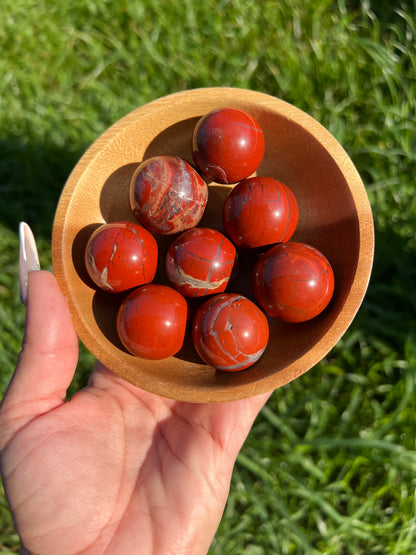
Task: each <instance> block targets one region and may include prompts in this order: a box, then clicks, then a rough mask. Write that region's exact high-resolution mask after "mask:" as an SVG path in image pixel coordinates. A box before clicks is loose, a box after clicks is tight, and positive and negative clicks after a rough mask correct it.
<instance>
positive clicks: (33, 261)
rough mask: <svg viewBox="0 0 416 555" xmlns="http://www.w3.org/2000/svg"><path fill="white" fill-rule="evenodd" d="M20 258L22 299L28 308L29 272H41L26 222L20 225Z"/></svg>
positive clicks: (33, 242)
mask: <svg viewBox="0 0 416 555" xmlns="http://www.w3.org/2000/svg"><path fill="white" fill-rule="evenodd" d="M19 239H20V256H19V278H20V298H21V299H22V303H23V304H24V305H25V306H27V277H28V275H29V272H33V271H36V270H40V264H39V256H38V250H37V248H36V243H35V238H34V237H33V233H32V230H31V229H30V227H29V226H28V225H27V224H26V223H25V222H20V225H19Z"/></svg>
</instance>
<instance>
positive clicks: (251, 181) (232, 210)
mask: <svg viewBox="0 0 416 555" xmlns="http://www.w3.org/2000/svg"><path fill="white" fill-rule="evenodd" d="M222 218H223V225H224V229H225V232H226V233H227V235H228V236H229V237H230V238H231V240H232V241H233V243H234V244H235V245H237V246H238V247H242V248H255V247H263V246H266V245H273V244H274V243H280V242H286V241H288V240H289V239H290V238H291V237H292V235H293V233H294V232H295V229H296V226H297V224H298V219H299V209H298V204H297V201H296V198H295V196H294V194H293V193H292V191H291V190H290V189H289V188H288V187H287V186H286V185H284V184H283V183H281V182H280V181H278V180H277V179H273V178H271V177H250V178H248V179H245V180H243V181H241V182H240V183H238V185H236V186H235V187H234V188H233V189H232V190H231V191H230V193H229V194H228V196H227V197H226V199H225V202H224V205H223V212H222Z"/></svg>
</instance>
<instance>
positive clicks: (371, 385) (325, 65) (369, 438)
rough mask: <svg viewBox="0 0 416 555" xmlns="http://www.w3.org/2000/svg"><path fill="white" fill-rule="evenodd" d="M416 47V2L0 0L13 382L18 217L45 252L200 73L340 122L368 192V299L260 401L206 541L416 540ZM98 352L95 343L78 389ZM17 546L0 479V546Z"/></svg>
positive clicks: (3, 343) (380, 547)
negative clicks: (157, 109)
mask: <svg viewBox="0 0 416 555" xmlns="http://www.w3.org/2000/svg"><path fill="white" fill-rule="evenodd" d="M415 44H416V4H415V2H414V1H412V0H408V1H404V0H402V1H397V2H392V1H389V0H374V1H373V0H361V1H359V0H355V1H353V0H351V1H346V0H339V1H338V2H336V1H332V0H304V1H300V0H280V1H278V0H264V1H262V2H259V1H258V0H218V1H213V0H208V1H205V2H200V1H198V0H194V1H191V0H184V1H183V2H170V1H167V0H159V1H156V0H130V1H128V0H115V1H114V2H108V1H107V0H72V1H71V2H50V1H48V0H3V2H2V17H1V20H0V46H1V56H0V75H1V79H0V194H1V199H2V202H1V203H0V396H1V395H2V394H3V392H4V390H5V387H6V385H7V383H8V381H9V379H10V376H11V374H12V371H13V368H14V365H15V362H16V359H17V356H18V352H19V348H20V343H21V338H22V334H23V325H24V317H25V311H24V308H23V306H21V304H20V300H19V291H18V282H17V280H18V278H17V276H18V266H17V261H18V238H17V227H18V222H19V221H20V220H25V221H27V222H28V223H29V224H30V225H31V227H32V229H33V231H34V233H35V236H36V238H37V241H38V247H39V251H40V257H41V263H42V266H43V267H44V268H50V267H51V254H50V235H51V229H52V223H53V217H54V210H55V206H56V204H57V201H58V198H59V194H60V191H61V189H62V187H63V185H64V183H65V180H66V178H67V177H68V175H69V173H70V171H71V169H72V167H73V166H74V165H75V163H76V162H77V160H78V159H79V157H80V156H81V154H82V153H83V152H84V151H85V150H86V149H87V148H88V146H89V145H90V144H91V143H92V142H93V141H94V140H95V139H96V138H97V137H98V136H99V135H100V134H101V133H102V132H103V131H104V130H105V129H106V128H107V127H108V126H109V125H111V124H112V123H114V122H115V121H117V120H118V119H119V118H121V117H122V116H124V115H125V114H126V113H128V112H130V111H131V110H133V109H134V108H136V107H138V106H141V105H142V104H144V103H146V102H148V101H150V100H153V99H155V98H158V97H160V96H163V95H165V94H169V93H172V92H176V91H180V90H185V89H191V88H195V87H205V86H234V87H242V88H249V89H254V90H258V91H262V92H266V93H268V94H271V95H274V96H277V97H279V98H282V99H284V100H286V101H288V102H290V103H292V104H294V105H296V106H297V107H299V108H301V109H302V110H304V111H306V112H307V113H309V114H311V115H312V116H313V117H315V118H316V119H317V120H318V121H320V122H321V123H322V124H323V125H324V126H325V127H327V129H329V131H330V132H331V133H332V134H333V135H334V136H335V137H336V138H337V139H338V141H339V142H340V143H341V144H342V145H343V147H344V148H345V150H346V151H347V152H348V154H349V155H350V157H351V158H352V160H353V162H354V164H355V165H356V167H357V169H358V171H359V173H360V174H361V176H362V179H363V181H364V184H365V186H366V188H367V192H368V195H369V198H370V202H371V205H372V209H373V213H374V222H375V232H376V252H375V263H374V271H373V275H372V279H371V283H370V287H369V290H368V294H367V296H366V299H365V301H364V303H363V305H362V308H361V310H360V312H359V314H358V316H357V318H356V319H355V321H354V323H353V324H352V326H351V327H350V329H349V330H348V332H347V333H346V334H345V335H344V337H343V338H342V340H341V341H340V342H339V343H338V344H337V345H336V346H335V348H334V349H333V350H332V351H331V353H330V354H329V355H328V356H327V357H326V358H325V359H324V360H323V361H322V362H321V363H320V364H318V365H317V366H316V367H315V368H313V369H312V370H311V371H310V372H308V373H306V374H305V375H304V376H302V377H301V378H299V379H297V380H296V381H294V382H292V383H291V384H289V385H287V386H285V387H283V388H281V389H280V390H277V391H276V392H275V393H274V394H273V396H272V397H271V399H270V401H269V402H268V404H267V405H266V407H265V408H264V410H263V411H262V413H261V415H260V416H259V418H258V420H257V422H256V423H255V425H254V427H253V429H252V431H251V434H250V435H249V437H248V439H247V442H246V444H245V446H244V448H243V450H242V452H241V454H240V456H239V458H238V462H237V465H236V467H235V471H234V475H233V480H232V486H231V492H230V497H229V501H228V504H227V507H226V510H225V514H224V518H223V520H222V522H221V525H220V528H219V530H218V533H217V535H216V538H215V540H214V542H213V544H212V547H211V554H212V555H240V554H244V555H262V554H264V555H266V554H267V555H268V554H270V553H276V554H303V553H305V554H309V553H324V554H331V555H332V554H333V555H335V554H336V555H340V554H341V555H344V554H345V555H346V554H351V555H356V554H357V553H363V554H369V553H374V554H396V555H406V554H411V553H414V552H415V547H414V546H415V544H416V497H415V487H416V450H415V448H416V445H415V443H416V442H415V438H416V391H415V380H416V287H415V284H416V195H415V193H414V187H415V184H414V183H415V175H416V118H415V113H416V48H415ZM91 364H92V357H91V355H89V353H87V352H85V350H84V349H83V350H82V352H81V358H80V363H79V368H78V370H77V374H76V377H75V379H74V382H73V384H72V386H71V392H73V391H76V390H77V389H78V388H79V387H82V385H83V384H84V383H85V380H86V378H87V376H88V372H89V370H90V368H91ZM18 549H19V543H18V537H17V535H16V534H15V532H14V529H13V525H12V521H11V517H10V513H9V510H8V508H7V503H6V501H5V499H4V495H2V494H1V492H0V553H17V552H18ZM57 555H59V554H57Z"/></svg>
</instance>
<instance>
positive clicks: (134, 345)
mask: <svg viewBox="0 0 416 555" xmlns="http://www.w3.org/2000/svg"><path fill="white" fill-rule="evenodd" d="M187 311H188V307H187V303H186V300H185V299H184V298H183V297H182V295H181V294H180V293H178V291H176V290H175V289H172V288H171V287H167V286H166V285H159V284H154V283H151V284H149V285H143V286H142V287H139V288H138V289H134V291H132V292H131V293H130V294H129V295H128V296H127V297H126V298H125V299H124V300H123V302H122V303H121V306H120V308H119V311H118V314H117V331H118V334H119V337H120V340H121V342H122V343H123V345H124V346H125V347H126V349H127V350H128V351H129V352H130V353H131V354H133V355H135V356H138V357H141V358H146V359H150V360H160V359H163V358H167V357H170V356H172V355H174V354H176V353H177V352H178V351H179V350H180V349H181V347H182V345H183V341H184V337H185V331H186V319H187Z"/></svg>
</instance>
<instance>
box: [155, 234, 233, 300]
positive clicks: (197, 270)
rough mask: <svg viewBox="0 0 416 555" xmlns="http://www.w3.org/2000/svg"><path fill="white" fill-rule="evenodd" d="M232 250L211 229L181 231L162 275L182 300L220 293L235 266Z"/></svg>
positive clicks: (229, 242)
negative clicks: (178, 292) (179, 293)
mask: <svg viewBox="0 0 416 555" xmlns="http://www.w3.org/2000/svg"><path fill="white" fill-rule="evenodd" d="M235 257H236V248H235V246H234V245H233V244H232V243H231V241H230V240H229V239H227V237H225V236H224V235H223V234H222V233H220V232H219V231H216V230H215V229H210V228H205V227H200V228H198V227H196V228H193V229H189V230H188V231H184V232H183V233H182V234H181V235H179V237H177V238H176V239H175V240H174V241H173V242H172V244H171V245H170V247H169V250H168V252H167V256H166V273H167V276H168V279H169V281H170V282H171V284H172V285H173V286H174V287H175V288H176V289H177V290H178V291H180V292H181V293H182V295H185V297H201V296H203V295H211V294H213V293H221V292H222V291H224V290H225V288H226V287H227V284H228V281H229V279H230V276H231V273H232V270H233V266H234V263H235Z"/></svg>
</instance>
